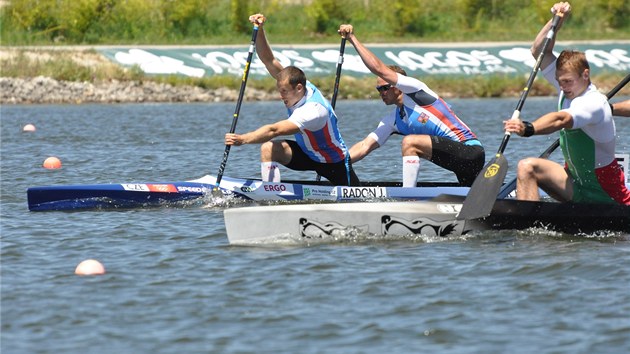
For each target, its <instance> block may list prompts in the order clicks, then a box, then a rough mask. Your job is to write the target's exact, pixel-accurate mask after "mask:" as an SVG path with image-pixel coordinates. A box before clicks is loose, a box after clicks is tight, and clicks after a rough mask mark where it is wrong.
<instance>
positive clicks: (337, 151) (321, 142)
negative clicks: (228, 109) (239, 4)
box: [225, 14, 359, 186]
mask: <svg viewBox="0 0 630 354" xmlns="http://www.w3.org/2000/svg"><path fill="white" fill-rule="evenodd" d="M249 21H250V22H251V23H253V24H255V25H258V26H259V30H258V34H257V40H256V52H257V53H258V57H259V58H260V60H261V61H262V62H263V63H264V64H265V67H266V68H267V71H268V72H269V74H271V76H273V77H274V78H275V79H276V87H277V89H278V92H279V93H280V97H281V99H282V101H283V102H284V105H285V106H286V107H287V111H288V115H289V118H288V119H285V120H281V121H278V122H276V123H273V124H267V125H264V126H262V127H260V128H258V129H256V130H255V131H252V132H249V133H245V134H230V133H228V134H226V135H225V144H226V145H242V144H257V143H263V144H262V145H261V147H260V153H261V156H260V160H261V174H262V179H263V181H269V182H280V170H279V169H278V163H280V164H282V165H284V166H286V167H288V168H290V169H292V170H298V171H316V172H317V173H318V174H319V175H321V176H323V177H325V178H326V179H328V180H329V181H330V182H331V183H332V184H333V185H342V186H356V185H359V179H358V178H357V176H356V174H355V173H354V170H353V169H352V164H351V162H350V153H349V151H348V148H347V147H346V145H345V143H344V141H343V139H342V138H341V134H340V132H339V128H338V127H337V116H336V115H335V111H334V110H333V108H332V106H331V105H330V103H329V102H328V101H327V100H326V98H324V96H323V95H322V93H321V92H320V91H319V90H318V89H317V87H315V85H313V84H312V83H311V82H310V81H307V80H306V76H305V75H304V72H303V71H302V70H300V69H299V68H297V67H295V66H287V67H286V68H285V67H283V66H282V64H281V63H280V62H279V61H278V60H277V59H276V58H275V57H274V55H273V52H272V50H271V47H270V46H269V43H268V42H267V38H266V36H265V31H264V29H263V24H264V22H265V17H264V16H263V15H262V14H255V15H252V16H250V17H249ZM283 135H293V136H294V137H295V140H273V141H272V140H271V139H273V138H275V137H278V136H283Z"/></svg>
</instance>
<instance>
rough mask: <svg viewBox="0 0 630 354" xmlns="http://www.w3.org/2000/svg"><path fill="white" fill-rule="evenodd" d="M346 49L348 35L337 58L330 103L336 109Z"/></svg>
mask: <svg viewBox="0 0 630 354" xmlns="http://www.w3.org/2000/svg"><path fill="white" fill-rule="evenodd" d="M345 50H346V37H341V46H340V47H339V59H337V73H336V74H335V87H334V88H333V95H332V99H331V100H330V105H331V106H332V108H333V109H335V103H337V94H338V93H339V79H340V78H341V66H342V65H343V53H344V52H345ZM321 179H322V176H320V175H319V174H318V175H317V179H316V181H318V182H319V181H320V180H321Z"/></svg>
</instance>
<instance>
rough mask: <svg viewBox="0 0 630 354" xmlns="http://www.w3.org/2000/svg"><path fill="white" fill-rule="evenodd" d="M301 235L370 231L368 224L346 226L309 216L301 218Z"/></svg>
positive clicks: (311, 235)
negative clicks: (311, 218) (313, 218)
mask: <svg viewBox="0 0 630 354" xmlns="http://www.w3.org/2000/svg"><path fill="white" fill-rule="evenodd" d="M298 223H299V228H300V229H299V235H300V236H301V237H304V238H325V237H331V236H332V237H335V236H343V235H344V234H346V233H348V232H353V231H355V232H356V231H358V232H368V231H369V227H368V225H361V226H344V225H341V224H339V223H337V222H334V221H330V222H319V221H315V220H310V219H307V218H300V220H299V221H298Z"/></svg>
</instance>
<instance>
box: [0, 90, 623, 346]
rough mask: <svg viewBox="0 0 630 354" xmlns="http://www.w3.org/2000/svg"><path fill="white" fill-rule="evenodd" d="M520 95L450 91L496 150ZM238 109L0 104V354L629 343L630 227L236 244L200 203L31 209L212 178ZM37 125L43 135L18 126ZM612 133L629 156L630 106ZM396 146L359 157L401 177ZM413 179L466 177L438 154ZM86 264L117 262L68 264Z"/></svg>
mask: <svg viewBox="0 0 630 354" xmlns="http://www.w3.org/2000/svg"><path fill="white" fill-rule="evenodd" d="M626 98H627V97H626ZM620 99H622V97H618V98H617V99H616V100H620ZM616 100H613V101H616ZM516 102H517V99H482V100H476V99H460V100H450V103H451V104H452V105H453V107H454V109H455V110H456V111H457V112H459V114H460V116H462V117H463V118H464V119H465V120H466V121H467V123H468V124H469V125H470V126H471V127H472V128H473V130H475V131H476V132H477V134H478V136H479V138H480V139H481V140H482V142H483V143H484V144H485V146H486V151H487V158H489V156H491V155H492V154H493V153H494V152H496V150H497V149H498V147H499V144H500V141H501V139H502V137H503V132H502V124H501V121H502V120H503V119H504V118H506V117H509V116H510V115H511V114H512V111H513V110H514V107H515V105H516ZM554 106H555V99H553V98H537V97H530V98H528V100H527V102H526V104H525V108H524V110H523V114H522V116H523V118H524V119H530V120H532V119H534V118H535V117H537V116H538V115H540V114H542V113H545V112H547V111H549V110H553V109H554ZM234 107H235V104H234V103H217V104H142V105H79V106H73V105H43V106H3V107H1V121H0V123H1V128H2V130H1V134H2V135H1V143H2V149H1V162H2V163H1V169H2V170H1V173H2V174H1V200H2V204H1V209H0V212H1V255H0V260H1V270H2V278H1V282H2V284H1V285H2V293H1V299H2V303H1V311H2V313H1V315H2V317H1V321H2V330H1V332H2V333H1V347H0V349H1V350H0V351H1V352H2V353H7V354H9V353H505V352H510V353H535V352H541V353H628V352H630V235H627V234H625V235H624V234H612V235H611V234H602V235H579V236H575V235H561V234H556V233H552V232H548V231H545V230H542V229H532V230H526V231H521V232H514V231H502V232H488V233H483V234H481V235H479V236H477V237H469V238H461V239H448V240H444V239H442V240H440V239H426V238H422V237H418V238H411V239H410V238H404V239H402V238H401V239H399V240H391V239H389V240H387V241H385V240H383V241H378V240H376V241H375V240H374V239H369V240H367V239H366V240H361V239H360V238H358V239H353V240H352V241H347V242H334V243H324V244H309V243H304V244H294V245H271V246H267V247H235V246H230V245H229V244H228V241H227V237H226V234H225V227H224V224H223V213H222V211H223V209H221V208H217V207H212V206H209V205H207V204H204V203H203V202H199V203H194V204H188V205H174V206H171V207H165V208H157V209H135V210H124V211H82V212H40V213H37V212H29V211H28V209H27V203H26V189H27V188H28V187H31V186H39V185H63V184H93V183H121V182H122V183H126V182H157V181H181V180H188V179H195V178H198V177H201V176H203V175H205V174H216V173H217V171H218V168H219V163H220V161H221V158H222V156H223V149H224V145H223V140H222V139H223V135H224V134H225V132H227V131H228V130H229V128H230V124H231V121H232V114H233V112H234ZM337 108H338V113H339V116H340V126H341V129H342V133H343V135H344V139H345V140H346V142H347V143H348V144H349V145H350V144H352V143H354V142H356V141H358V140H360V139H361V138H363V137H364V136H365V135H367V134H368V133H369V132H370V131H371V130H372V129H373V128H374V126H375V125H376V123H377V122H378V118H379V116H380V114H384V113H385V112H387V110H388V109H390V108H387V107H385V106H384V105H383V104H382V103H381V102H380V101H378V100H374V101H339V102H338V103H337ZM283 114H284V108H283V106H282V105H281V103H280V102H263V103H250V102H246V103H245V104H244V105H243V107H242V109H241V115H240V119H239V122H238V126H237V131H238V132H244V131H248V130H251V129H254V128H255V127H257V126H259V125H262V124H265V123H269V122H272V121H275V120H277V119H280V118H283V117H284V116H283ZM27 123H33V124H35V125H36V127H37V131H36V132H35V133H23V132H22V127H23V126H24V125H25V124H27ZM617 128H618V135H619V136H620V137H621V138H620V140H619V145H618V147H617V150H618V151H625V152H630V139H628V136H629V135H630V119H625V120H624V118H618V119H617ZM555 138H556V136H555V135H554V136H550V137H542V136H537V137H533V138H529V139H525V138H520V137H517V136H515V137H512V139H510V142H509V144H508V147H507V149H506V152H505V155H506V157H507V158H508V160H509V161H510V166H511V168H512V170H511V171H510V173H509V174H508V179H510V178H511V177H513V176H514V173H513V168H515V166H516V162H517V161H518V159H520V158H521V157H525V156H531V155H538V154H540V153H541V152H542V151H543V150H544V149H545V148H546V147H547V146H549V145H550V144H551V142H552V141H553V140H554V139H555ZM399 143H400V138H398V137H393V138H392V139H391V141H389V142H388V143H387V144H386V145H385V146H384V147H383V148H381V149H379V150H377V151H375V152H374V153H373V154H372V155H370V156H369V157H368V158H366V159H364V160H363V161H361V162H360V163H358V164H356V165H355V169H356V170H357V173H358V175H359V176H360V177H361V178H363V179H372V180H400V175H401V167H400V160H401V157H400V144H399ZM48 156H57V157H59V158H60V159H61V161H62V163H63V168H62V169H60V170H46V169H44V168H42V167H41V165H42V163H43V161H44V160H45V159H46V157H48ZM559 156H560V154H559V152H556V153H555V154H554V155H553V158H556V159H557V158H559ZM258 159H259V150H258V146H243V147H234V148H232V150H231V153H230V157H229V160H228V165H227V168H226V171H225V175H226V176H235V177H258V176H259V173H260V171H259V162H258ZM282 173H283V177H285V178H302V179H303V178H308V176H309V175H312V177H313V178H314V177H315V176H314V174H309V173H306V174H305V173H295V172H290V171H288V170H286V169H283V170H282ZM420 179H421V180H423V181H436V180H440V181H455V177H454V176H453V175H452V174H451V173H448V172H445V171H443V170H440V169H438V168H436V167H435V166H434V165H432V164H431V163H428V162H424V163H422V165H421V177H420ZM278 217H282V216H281V215H278ZM89 258H94V259H98V260H100V261H101V262H102V263H103V264H104V265H105V267H106V268H107V274H105V275H102V276H88V277H81V276H76V275H74V269H75V267H76V266H77V264H79V263H80V262H81V261H82V260H85V259H89Z"/></svg>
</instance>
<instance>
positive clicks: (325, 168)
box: [285, 140, 360, 186]
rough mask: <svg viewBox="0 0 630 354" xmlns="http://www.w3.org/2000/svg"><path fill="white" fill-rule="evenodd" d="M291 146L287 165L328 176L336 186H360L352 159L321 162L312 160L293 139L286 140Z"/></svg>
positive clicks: (294, 168)
mask: <svg viewBox="0 0 630 354" xmlns="http://www.w3.org/2000/svg"><path fill="white" fill-rule="evenodd" d="M285 142H286V143H287V144H289V147H290V148H291V155H292V157H291V161H289V163H288V164H286V165H285V166H286V167H288V168H290V169H292V170H296V171H315V172H317V173H318V174H319V175H320V176H322V177H324V178H326V179H327V180H329V181H330V183H332V184H333V185H335V186H358V185H359V184H360V182H359V178H358V177H357V175H356V173H354V169H353V168H352V164H351V163H350V159H346V160H348V161H347V163H346V160H341V161H339V162H336V163H321V162H317V161H313V160H311V158H310V157H308V155H306V153H305V152H304V151H303V150H302V148H300V145H298V143H296V142H295V141H293V140H285Z"/></svg>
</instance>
